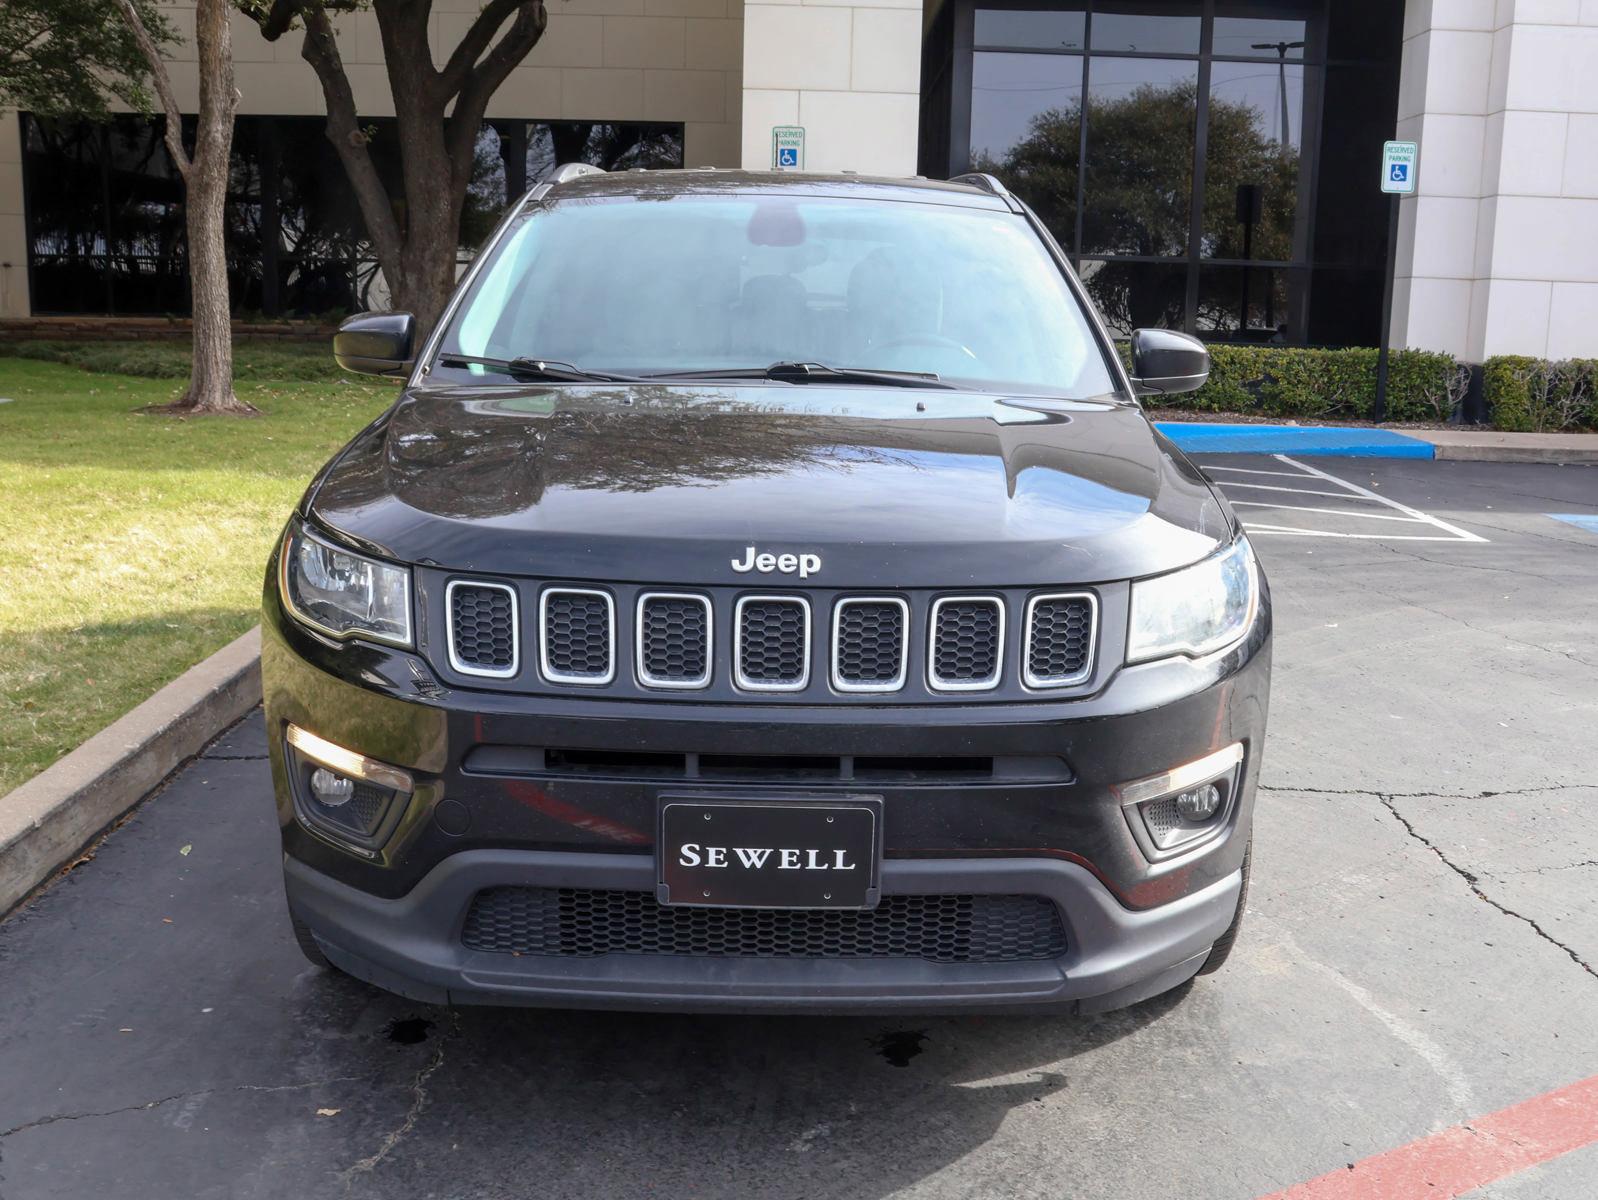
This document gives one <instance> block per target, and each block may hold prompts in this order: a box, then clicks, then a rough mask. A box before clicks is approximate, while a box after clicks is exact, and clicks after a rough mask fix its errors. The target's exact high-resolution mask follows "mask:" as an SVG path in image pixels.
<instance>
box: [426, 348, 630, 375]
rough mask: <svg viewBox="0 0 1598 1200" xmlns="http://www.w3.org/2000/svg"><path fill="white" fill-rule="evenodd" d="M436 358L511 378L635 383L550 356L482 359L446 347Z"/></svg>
mask: <svg viewBox="0 0 1598 1200" xmlns="http://www.w3.org/2000/svg"><path fill="white" fill-rule="evenodd" d="M438 361H439V362H441V363H444V364H445V365H447V366H463V367H464V366H478V367H488V368H489V369H490V370H494V371H498V372H500V373H501V374H504V375H509V376H511V377H513V378H515V379H528V380H543V381H545V382H549V383H637V382H639V380H638V377H637V376H636V375H614V374H611V373H609V372H607V371H588V370H585V369H583V368H582V367H579V366H577V365H576V364H575V363H569V362H561V361H560V360H559V359H554V358H483V357H481V356H479V355H476V354H456V353H455V352H454V351H449V350H446V351H445V352H444V353H443V354H441V355H439V356H438Z"/></svg>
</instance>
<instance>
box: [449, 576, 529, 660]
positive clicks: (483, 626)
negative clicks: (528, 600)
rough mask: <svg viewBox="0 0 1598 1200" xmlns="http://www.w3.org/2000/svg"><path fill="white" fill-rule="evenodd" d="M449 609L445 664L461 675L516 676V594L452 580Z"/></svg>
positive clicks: (499, 587) (488, 585)
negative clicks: (446, 659)
mask: <svg viewBox="0 0 1598 1200" xmlns="http://www.w3.org/2000/svg"><path fill="white" fill-rule="evenodd" d="M445 595H446V603H447V604H448V606H449V665H450V666H452V667H454V668H455V670H457V671H460V672H461V673H462V674H465V675H491V676H498V677H506V676H510V675H514V674H516V671H517V668H518V667H519V666H520V661H519V660H520V655H519V653H518V650H517V644H516V593H515V592H514V591H513V590H511V589H510V588H508V587H506V586H505V585H504V584H502V583H478V582H467V581H465V580H459V579H457V580H455V581H453V582H452V583H451V584H450V585H449V587H448V588H446V589H445Z"/></svg>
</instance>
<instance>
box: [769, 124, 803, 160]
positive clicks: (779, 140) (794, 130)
mask: <svg viewBox="0 0 1598 1200" xmlns="http://www.w3.org/2000/svg"><path fill="white" fill-rule="evenodd" d="M771 167H772V170H774V171H803V170H804V169H805V129H804V126H803V125H775V126H773V127H772V130H771Z"/></svg>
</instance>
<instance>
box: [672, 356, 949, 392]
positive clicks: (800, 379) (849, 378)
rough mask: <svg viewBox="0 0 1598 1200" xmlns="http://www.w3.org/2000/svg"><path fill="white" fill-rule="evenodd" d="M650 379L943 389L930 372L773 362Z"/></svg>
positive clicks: (946, 386)
mask: <svg viewBox="0 0 1598 1200" xmlns="http://www.w3.org/2000/svg"><path fill="white" fill-rule="evenodd" d="M649 378H650V379H778V380H781V381H782V382H784V383H864V384H868V385H872V386H876V387H907V388H942V389H945V390H953V389H954V387H955V385H954V384H952V383H944V382H943V381H942V380H941V379H939V378H938V377H937V376H936V375H935V374H933V373H932V372H931V371H877V370H872V369H870V368H868V367H829V366H827V365H826V364H825V363H813V362H787V361H783V362H774V363H772V364H771V365H770V366H769V367H707V368H704V369H702V370H698V371H662V372H659V373H654V372H651V374H650V375H649Z"/></svg>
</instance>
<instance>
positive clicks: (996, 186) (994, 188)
mask: <svg viewBox="0 0 1598 1200" xmlns="http://www.w3.org/2000/svg"><path fill="white" fill-rule="evenodd" d="M949 182H950V183H964V184H969V185H970V186H971V187H978V188H981V189H982V190H983V191H984V192H992V193H993V194H994V195H995V196H1002V197H1003V198H1004V199H1006V200H1008V199H1009V198H1010V189H1009V188H1007V187H1005V186H1004V184H1002V183H1000V182H999V181H998V180H997V179H995V178H994V177H993V176H992V175H989V174H987V173H986V172H984V171H968V172H967V173H966V174H964V175H956V176H954V177H953V178H952V179H950V180H949Z"/></svg>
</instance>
